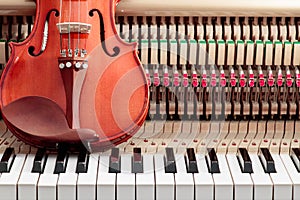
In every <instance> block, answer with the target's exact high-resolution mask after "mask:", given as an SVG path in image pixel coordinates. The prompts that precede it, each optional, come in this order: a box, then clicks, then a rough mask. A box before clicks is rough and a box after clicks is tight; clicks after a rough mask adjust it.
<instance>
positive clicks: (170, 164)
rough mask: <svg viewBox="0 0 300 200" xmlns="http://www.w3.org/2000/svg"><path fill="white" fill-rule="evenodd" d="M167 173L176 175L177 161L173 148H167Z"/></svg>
mask: <svg viewBox="0 0 300 200" xmlns="http://www.w3.org/2000/svg"><path fill="white" fill-rule="evenodd" d="M164 161H165V171H166V173H176V171H177V170H176V161H175V156H174V151H173V148H169V147H167V148H166V154H165V157H164Z"/></svg>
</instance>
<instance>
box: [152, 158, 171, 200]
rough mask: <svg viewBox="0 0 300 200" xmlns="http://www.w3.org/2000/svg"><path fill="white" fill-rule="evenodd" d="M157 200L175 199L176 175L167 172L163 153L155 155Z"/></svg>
mask: <svg viewBox="0 0 300 200" xmlns="http://www.w3.org/2000/svg"><path fill="white" fill-rule="evenodd" d="M154 166H155V180H156V200H174V199H175V194H174V186H175V185H174V175H173V174H172V173H165V166H164V156H163V154H155V155H154Z"/></svg>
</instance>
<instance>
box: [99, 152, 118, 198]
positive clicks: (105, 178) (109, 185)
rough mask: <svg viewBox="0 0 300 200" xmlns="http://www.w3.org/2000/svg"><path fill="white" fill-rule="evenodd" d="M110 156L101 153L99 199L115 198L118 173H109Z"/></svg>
mask: <svg viewBox="0 0 300 200" xmlns="http://www.w3.org/2000/svg"><path fill="white" fill-rule="evenodd" d="M109 161H110V157H109V156H106V155H102V154H100V156H99V168H98V175H97V200H101V199H105V200H115V194H116V191H115V187H116V173H109Z"/></svg>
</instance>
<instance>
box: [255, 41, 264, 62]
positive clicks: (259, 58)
mask: <svg viewBox="0 0 300 200" xmlns="http://www.w3.org/2000/svg"><path fill="white" fill-rule="evenodd" d="M263 57H264V43H263V42H262V41H261V40H257V41H256V50H255V64H256V65H262V64H263Z"/></svg>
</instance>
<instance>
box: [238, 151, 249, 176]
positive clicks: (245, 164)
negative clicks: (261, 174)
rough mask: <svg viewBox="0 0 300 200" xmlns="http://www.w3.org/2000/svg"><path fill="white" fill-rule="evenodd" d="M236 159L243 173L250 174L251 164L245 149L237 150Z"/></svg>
mask: <svg viewBox="0 0 300 200" xmlns="http://www.w3.org/2000/svg"><path fill="white" fill-rule="evenodd" d="M238 159H239V163H240V166H241V169H242V172H243V173H252V172H253V171H252V162H251V159H250V157H249V154H248V151H247V149H245V148H239V150H238Z"/></svg>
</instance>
